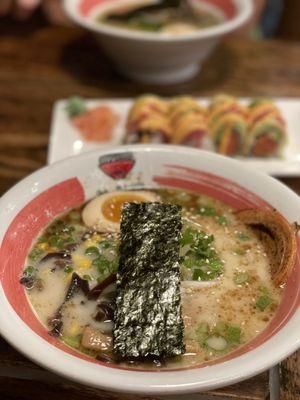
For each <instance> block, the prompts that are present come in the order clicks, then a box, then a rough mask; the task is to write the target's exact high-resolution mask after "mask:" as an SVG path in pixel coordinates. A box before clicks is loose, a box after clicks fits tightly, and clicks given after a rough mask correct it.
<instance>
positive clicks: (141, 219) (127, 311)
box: [113, 203, 185, 359]
mask: <svg viewBox="0 0 300 400" xmlns="http://www.w3.org/2000/svg"><path fill="white" fill-rule="evenodd" d="M181 228H182V223H181V207H180V206H177V205H173V204H162V203H125V204H124V206H123V210H122V220H121V244H120V261H119V270H118V273H117V295H116V310H115V316H114V320H115V328H114V342H113V343H114V354H115V356H116V357H117V358H119V359H144V358H165V357H171V356H176V355H179V354H182V353H184V351H185V347H184V342H183V334H184V325H183V320H182V315H181V298H180V269H179V246H180V234H181Z"/></svg>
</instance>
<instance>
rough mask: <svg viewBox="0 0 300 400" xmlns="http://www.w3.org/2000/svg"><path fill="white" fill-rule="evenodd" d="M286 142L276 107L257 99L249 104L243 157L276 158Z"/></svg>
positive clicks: (280, 117)
mask: <svg viewBox="0 0 300 400" xmlns="http://www.w3.org/2000/svg"><path fill="white" fill-rule="evenodd" d="M286 141H287V135H286V129H285V122H284V119H283V117H282V115H281V113H280V110H279V109H278V107H276V106H275V104H274V103H273V102H272V101H270V100H267V99H258V100H255V101H254V102H253V103H251V104H250V106H249V127H248V133H247V135H246V140H245V147H244V152H245V155H247V156H253V157H278V156H280V155H281V153H282V149H283V147H284V145H285V144H286Z"/></svg>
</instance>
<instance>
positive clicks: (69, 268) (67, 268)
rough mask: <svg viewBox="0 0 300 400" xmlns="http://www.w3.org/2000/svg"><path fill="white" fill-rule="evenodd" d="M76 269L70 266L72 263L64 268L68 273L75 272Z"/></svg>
mask: <svg viewBox="0 0 300 400" xmlns="http://www.w3.org/2000/svg"><path fill="white" fill-rule="evenodd" d="M73 271H74V269H73V268H72V267H71V266H70V265H67V266H66V267H65V268H64V272H65V273H66V274H70V273H71V272H73Z"/></svg>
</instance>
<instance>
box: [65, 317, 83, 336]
mask: <svg viewBox="0 0 300 400" xmlns="http://www.w3.org/2000/svg"><path fill="white" fill-rule="evenodd" d="M79 330H80V325H79V324H78V323H77V322H76V321H72V322H71V323H70V325H69V326H68V328H67V332H68V335H70V336H76V335H77V334H78V333H79Z"/></svg>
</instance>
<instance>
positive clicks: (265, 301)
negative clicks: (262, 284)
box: [255, 295, 273, 311]
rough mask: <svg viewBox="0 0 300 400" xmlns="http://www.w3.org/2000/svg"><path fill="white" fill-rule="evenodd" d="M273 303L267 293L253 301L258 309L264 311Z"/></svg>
mask: <svg viewBox="0 0 300 400" xmlns="http://www.w3.org/2000/svg"><path fill="white" fill-rule="evenodd" d="M272 303H273V300H272V299H271V297H270V296H268V295H263V296H260V297H259V298H258V299H257V300H256V303H255V307H256V308H258V309H259V310H260V311H264V310H265V309H266V308H267V307H268V306H269V305H270V304H272Z"/></svg>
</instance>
